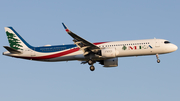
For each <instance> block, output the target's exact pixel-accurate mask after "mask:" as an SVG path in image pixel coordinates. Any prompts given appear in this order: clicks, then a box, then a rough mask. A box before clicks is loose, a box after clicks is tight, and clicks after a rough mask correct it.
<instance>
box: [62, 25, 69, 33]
mask: <svg viewBox="0 0 180 101" xmlns="http://www.w3.org/2000/svg"><path fill="white" fill-rule="evenodd" d="M62 25H63V26H64V28H65V30H66V32H67V33H68V32H70V30H69V29H68V28H67V26H66V25H65V24H64V23H62Z"/></svg>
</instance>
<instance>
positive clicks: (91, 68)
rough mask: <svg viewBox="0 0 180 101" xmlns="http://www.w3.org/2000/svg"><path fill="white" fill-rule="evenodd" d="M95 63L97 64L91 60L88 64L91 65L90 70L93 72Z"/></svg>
mask: <svg viewBox="0 0 180 101" xmlns="http://www.w3.org/2000/svg"><path fill="white" fill-rule="evenodd" d="M94 63H95V62H94V61H93V60H91V59H90V60H88V64H89V65H91V66H90V68H89V69H90V70H91V71H94V70H95V67H94V66H93V64H94Z"/></svg>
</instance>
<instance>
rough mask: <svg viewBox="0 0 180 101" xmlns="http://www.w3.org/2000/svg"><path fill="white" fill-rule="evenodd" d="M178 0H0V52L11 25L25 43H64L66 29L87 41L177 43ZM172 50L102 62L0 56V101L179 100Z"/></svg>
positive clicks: (178, 74)
mask: <svg viewBox="0 0 180 101" xmlns="http://www.w3.org/2000/svg"><path fill="white" fill-rule="evenodd" d="M179 5H180V1H179V0H87V1H86V0H29V1H27V0H2V1H0V34H1V37H0V40H1V48H0V52H4V51H6V50H5V49H4V48H3V46H7V45H9V43H8V40H7V37H6V34H5V31H4V27H6V26H12V27H13V28H14V29H15V30H16V31H17V32H18V33H19V34H20V35H21V36H22V37H23V38H24V39H25V40H26V41H27V42H28V43H30V44H31V45H33V46H43V45H46V44H51V45H59V44H70V43H73V42H72V38H71V37H70V36H69V35H68V34H67V33H66V32H65V30H64V28H63V26H62V24H61V23H62V22H64V23H65V24H66V25H67V26H68V27H69V29H71V30H72V31H73V32H74V33H76V34H78V35H79V36H81V37H83V38H85V39H86V40H88V41H90V42H102V41H120V40H136V39H151V38H154V37H156V38H161V39H167V40H169V41H170V42H172V43H174V44H176V45H177V46H179V47H180V41H179V38H180V20H179V19H180V6H179ZM179 54H180V52H179V50H177V51H176V52H173V53H170V54H165V55H160V56H159V57H160V60H161V63H160V64H157V62H156V56H142V57H141V56H140V57H126V58H119V62H118V63H119V66H118V67H114V68H104V67H103V66H102V65H100V64H98V63H96V64H95V67H96V70H95V71H94V72H91V71H90V70H89V65H87V64H85V65H81V64H80V62H79V61H69V62H52V63H46V62H37V61H28V60H22V59H16V58H12V57H7V56H3V55H1V56H0V60H1V62H0V63H1V66H0V101H180V79H179V77H180V67H179Z"/></svg>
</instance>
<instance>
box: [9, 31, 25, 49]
mask: <svg viewBox="0 0 180 101" xmlns="http://www.w3.org/2000/svg"><path fill="white" fill-rule="evenodd" d="M6 34H7V37H8V41H9V44H10V47H11V48H14V49H16V50H18V49H20V50H23V49H21V48H20V47H23V46H22V45H20V43H21V42H20V40H18V39H16V38H15V37H16V36H15V35H14V34H13V33H9V32H8V31H7V32H6Z"/></svg>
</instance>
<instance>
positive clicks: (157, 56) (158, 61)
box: [156, 54, 160, 63]
mask: <svg viewBox="0 0 180 101" xmlns="http://www.w3.org/2000/svg"><path fill="white" fill-rule="evenodd" d="M156 58H157V63H160V60H159V55H158V54H156Z"/></svg>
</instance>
